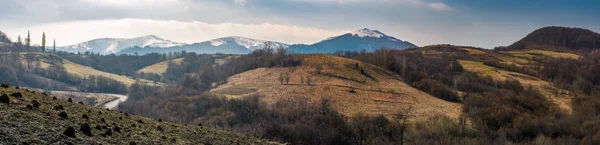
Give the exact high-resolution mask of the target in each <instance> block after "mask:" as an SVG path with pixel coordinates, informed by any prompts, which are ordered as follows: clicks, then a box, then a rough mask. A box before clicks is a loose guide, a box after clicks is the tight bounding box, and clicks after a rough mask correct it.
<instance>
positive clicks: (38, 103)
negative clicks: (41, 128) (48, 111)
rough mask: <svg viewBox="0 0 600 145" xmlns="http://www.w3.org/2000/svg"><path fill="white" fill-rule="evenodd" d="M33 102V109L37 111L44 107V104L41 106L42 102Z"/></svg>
mask: <svg viewBox="0 0 600 145" xmlns="http://www.w3.org/2000/svg"><path fill="white" fill-rule="evenodd" d="M31 102H32V103H33V108H36V109H39V108H40V106H41V105H42V104H40V102H38V101H37V100H33V101H31Z"/></svg>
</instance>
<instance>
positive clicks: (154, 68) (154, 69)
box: [137, 58, 183, 75]
mask: <svg viewBox="0 0 600 145" xmlns="http://www.w3.org/2000/svg"><path fill="white" fill-rule="evenodd" d="M172 61H173V63H175V64H180V63H181V61H183V58H176V59H173V60H172ZM167 63H168V60H167V61H162V62H159V63H156V64H153V65H150V66H147V67H144V68H142V69H140V70H138V71H137V72H138V73H142V72H143V73H154V74H159V75H160V74H162V73H165V72H167Z"/></svg>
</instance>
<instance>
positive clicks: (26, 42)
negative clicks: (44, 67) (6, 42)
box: [25, 31, 31, 51]
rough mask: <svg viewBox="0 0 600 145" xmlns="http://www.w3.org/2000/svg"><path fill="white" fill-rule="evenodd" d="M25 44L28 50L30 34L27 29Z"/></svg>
mask: <svg viewBox="0 0 600 145" xmlns="http://www.w3.org/2000/svg"><path fill="white" fill-rule="evenodd" d="M25 45H26V47H25V48H26V50H27V51H29V47H31V35H30V34H29V31H27V38H25Z"/></svg>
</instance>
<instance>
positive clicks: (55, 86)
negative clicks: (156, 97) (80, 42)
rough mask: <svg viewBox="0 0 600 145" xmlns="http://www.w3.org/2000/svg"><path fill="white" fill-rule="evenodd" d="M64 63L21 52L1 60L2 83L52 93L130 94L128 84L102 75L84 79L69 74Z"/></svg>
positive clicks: (49, 55) (5, 55) (9, 54)
mask: <svg viewBox="0 0 600 145" xmlns="http://www.w3.org/2000/svg"><path fill="white" fill-rule="evenodd" d="M22 60H27V61H22ZM42 60H43V61H42ZM61 61H62V59H60V58H58V57H56V56H55V55H51V54H48V55H45V54H35V53H33V54H21V53H18V52H12V53H7V54H3V55H2V57H1V58H0V68H1V69H0V80H3V81H5V82H9V83H11V84H13V85H17V86H26V87H32V88H43V89H50V90H66V91H83V92H103V93H120V94H124V93H126V92H127V86H126V85H125V84H123V83H121V82H119V81H116V80H114V79H112V78H107V77H102V76H88V77H86V78H82V77H80V76H78V75H73V74H69V73H67V71H66V70H65V68H64V67H63V66H62V62H61ZM41 62H44V63H45V64H42V63H41Z"/></svg>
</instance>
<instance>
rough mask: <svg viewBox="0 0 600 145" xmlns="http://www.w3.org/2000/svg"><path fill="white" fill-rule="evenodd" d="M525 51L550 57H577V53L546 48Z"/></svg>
mask: <svg viewBox="0 0 600 145" xmlns="http://www.w3.org/2000/svg"><path fill="white" fill-rule="evenodd" d="M527 53H534V54H542V55H546V56H550V57H557V58H559V57H562V58H572V59H577V58H579V55H577V54H572V53H566V52H554V51H547V50H528V51H527Z"/></svg>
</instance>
